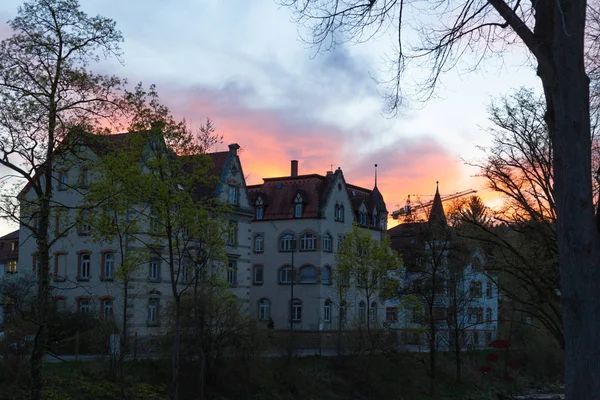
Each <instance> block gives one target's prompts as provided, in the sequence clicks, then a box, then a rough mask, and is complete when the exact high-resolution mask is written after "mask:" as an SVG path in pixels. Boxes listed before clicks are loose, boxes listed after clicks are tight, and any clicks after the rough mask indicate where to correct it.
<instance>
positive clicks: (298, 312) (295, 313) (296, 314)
mask: <svg viewBox="0 0 600 400" xmlns="http://www.w3.org/2000/svg"><path fill="white" fill-rule="evenodd" d="M292 321H293V322H300V321H302V302H301V301H300V300H298V299H294V300H293V301H292Z"/></svg>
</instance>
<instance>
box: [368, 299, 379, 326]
mask: <svg viewBox="0 0 600 400" xmlns="http://www.w3.org/2000/svg"><path fill="white" fill-rule="evenodd" d="M369 318H370V319H371V321H377V302H375V301H374V302H372V303H371V307H369Z"/></svg>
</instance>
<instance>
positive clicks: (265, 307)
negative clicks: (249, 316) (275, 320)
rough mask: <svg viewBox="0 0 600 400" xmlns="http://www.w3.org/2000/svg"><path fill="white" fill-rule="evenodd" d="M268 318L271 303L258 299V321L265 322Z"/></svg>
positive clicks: (269, 316)
mask: <svg viewBox="0 0 600 400" xmlns="http://www.w3.org/2000/svg"><path fill="white" fill-rule="evenodd" d="M269 318H271V301H269V300H268V299H260V300H259V301H258V319H260V320H261V321H267V320H268V319H269Z"/></svg>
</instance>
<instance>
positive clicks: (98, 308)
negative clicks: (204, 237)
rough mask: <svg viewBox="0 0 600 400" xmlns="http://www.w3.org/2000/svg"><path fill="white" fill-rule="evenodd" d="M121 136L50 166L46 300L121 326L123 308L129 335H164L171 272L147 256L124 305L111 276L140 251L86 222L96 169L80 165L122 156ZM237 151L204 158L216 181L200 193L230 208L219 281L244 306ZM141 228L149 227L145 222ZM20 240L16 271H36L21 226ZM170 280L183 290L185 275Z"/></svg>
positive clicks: (245, 213)
mask: <svg viewBox="0 0 600 400" xmlns="http://www.w3.org/2000/svg"><path fill="white" fill-rule="evenodd" d="M128 135H130V134H119V135H110V136H107V137H104V138H103V140H100V142H98V141H94V142H93V144H92V145H86V144H82V145H81V149H80V151H78V152H77V154H76V155H73V156H70V157H67V158H66V159H64V160H62V162H60V163H57V164H56V165H53V178H54V180H55V185H54V188H53V198H52V202H53V204H54V205H55V206H54V207H53V215H52V216H51V227H50V234H51V235H52V237H51V239H53V240H54V239H56V240H55V241H54V243H53V245H52V247H51V250H50V251H51V260H50V266H51V268H50V269H51V274H52V280H53V282H52V286H53V287H54V289H53V297H54V303H55V306H56V308H57V310H63V311H77V312H85V313H94V314H95V315H97V316H99V317H100V318H111V319H112V318H114V320H115V321H116V322H117V324H121V321H122V315H123V310H124V309H126V310H127V315H128V329H129V332H131V333H133V332H138V333H139V334H140V335H154V334H161V333H164V332H166V330H167V329H168V324H167V323H166V318H165V317H164V313H165V312H166V308H167V304H168V303H169V301H170V300H171V298H172V287H171V274H170V273H169V270H168V268H167V266H165V265H164V264H165V262H164V258H161V257H153V258H150V259H147V260H144V261H143V262H140V265H139V266H138V268H137V269H136V270H135V272H134V273H133V276H132V278H131V280H130V284H129V285H128V297H129V300H128V302H127V303H128V304H124V295H123V293H124V285H123V282H122V280H121V279H119V277H118V276H117V274H116V273H115V272H116V271H117V270H118V268H119V267H120V265H119V264H120V263H119V260H120V259H121V257H120V256H121V253H122V252H125V251H129V250H130V249H131V248H135V246H139V240H138V241H137V242H135V241H134V240H132V241H131V242H132V244H131V245H130V244H127V246H125V247H123V246H120V245H119V241H118V240H117V239H118V238H117V237H115V238H114V240H99V239H98V238H96V237H95V235H94V232H92V231H91V229H92V228H91V227H90V225H88V224H87V223H86V218H85V213H86V212H87V211H86V204H85V203H86V197H85V196H86V193H87V188H88V187H89V184H90V182H91V181H92V180H94V179H97V178H98V176H97V173H96V171H92V170H90V169H89V168H88V167H87V166H88V165H90V162H92V163H93V162H95V161H96V160H97V159H98V157H99V156H100V155H102V154H103V153H104V152H106V151H120V150H122V148H123V146H124V145H125V143H126V140H127V138H128ZM86 143H87V142H86ZM109 143H110V148H109V149H108V150H107V148H106V146H108V144H109ZM238 149H239V146H238V145H237V144H231V145H229V151H225V152H217V153H212V154H210V158H211V160H212V163H213V167H212V169H211V170H210V171H209V174H211V175H214V176H215V177H216V178H217V179H215V182H216V184H215V185H214V186H211V187H209V188H202V190H204V191H206V190H208V191H210V192H212V195H213V196H214V197H216V198H219V199H220V200H222V201H223V202H228V203H230V205H231V211H230V213H229V214H228V219H229V222H230V226H231V228H230V229H229V237H228V240H227V247H226V254H227V265H226V266H224V267H225V268H222V270H223V271H226V272H225V273H224V274H225V275H226V276H224V277H223V278H224V279H226V280H227V282H228V283H229V285H230V287H231V291H232V293H233V294H234V295H235V296H236V298H237V299H238V300H239V301H240V302H242V303H244V304H247V302H248V298H249V290H250V287H249V285H250V275H249V274H250V265H251V262H250V255H251V253H250V250H251V227H250V221H251V218H252V215H253V214H252V209H251V208H250V206H249V203H248V199H247V195H246V185H245V180H244V174H243V172H242V166H241V163H240V159H239V157H238V154H237V150H238ZM144 156H145V155H144V154H142V157H144ZM92 165H93V164H92ZM21 195H22V196H23V197H22V198H23V199H24V200H25V202H27V200H28V199H29V200H31V199H33V196H34V193H33V191H29V190H28V188H27V187H26V188H25V189H24V191H23V193H22V194H21ZM22 204H23V203H22ZM27 212H28V211H27V210H25V209H23V211H22V213H24V215H22V218H24V219H25V220H27V214H26V213H27ZM138 214H139V215H142V213H138ZM128 215H129V214H128ZM149 217H151V216H149ZM30 222H31V221H30ZM146 222H147V223H148V224H150V223H152V221H151V220H149V221H146ZM144 223H145V222H142V224H144ZM19 237H20V245H19V272H21V271H23V272H29V271H35V268H36V264H37V254H36V251H37V250H36V248H37V246H36V243H35V240H33V238H32V235H31V234H30V231H29V229H28V228H27V226H26V225H24V224H23V225H21V227H20V236H19ZM128 240H129V239H128ZM159 246H160V244H159ZM177 276H178V278H176V279H177V281H176V282H177V284H178V285H180V286H182V287H183V286H185V285H187V284H188V283H187V282H186V280H185V279H186V278H185V277H184V276H179V275H177Z"/></svg>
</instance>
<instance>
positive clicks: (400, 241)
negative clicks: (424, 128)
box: [386, 188, 498, 349]
mask: <svg viewBox="0 0 600 400" xmlns="http://www.w3.org/2000/svg"><path fill="white" fill-rule="evenodd" d="M387 233H388V235H389V236H390V238H391V243H392V248H393V249H394V250H396V251H397V252H398V253H399V254H400V255H402V259H403V262H404V266H405V275H404V276H403V277H402V281H403V289H402V290H401V291H400V297H401V298H402V297H403V296H407V295H412V296H416V297H417V298H418V299H419V300H420V302H421V305H422V307H421V309H420V310H419V311H418V312H417V311H416V310H415V309H412V310H403V309H402V307H400V302H399V301H397V300H396V301H394V300H389V301H387V304H386V305H387V307H386V319H387V323H388V325H389V326H390V327H392V328H396V329H398V330H399V331H400V333H401V335H400V336H401V342H403V343H404V344H421V345H425V346H427V345H428V344H429V343H428V340H427V336H430V325H429V321H430V320H431V319H433V320H434V321H435V326H436V338H435V346H436V347H437V348H440V349H444V348H448V347H450V348H452V347H453V346H454V343H455V342H456V338H458V341H459V342H460V343H461V347H463V348H466V347H484V346H487V345H488V344H489V343H490V342H491V341H492V340H495V339H496V334H497V331H498V287H497V284H496V282H497V279H495V278H494V276H492V275H491V274H490V273H489V272H488V271H486V270H485V262H486V258H485V255H484V252H483V251H482V250H481V248H480V247H479V246H477V244H476V243H473V242H469V241H466V240H464V239H463V240H461V238H458V237H456V236H455V235H453V234H452V232H451V229H450V227H449V226H448V225H447V221H446V218H445V215H444V208H443V205H442V200H441V197H440V194H439V190H438V189H437V188H436V193H435V197H434V200H433V203H432V206H431V211H430V214H429V218H428V220H427V221H420V222H411V223H403V224H399V225H397V226H395V227H393V228H391V229H389V230H388V232H387Z"/></svg>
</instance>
